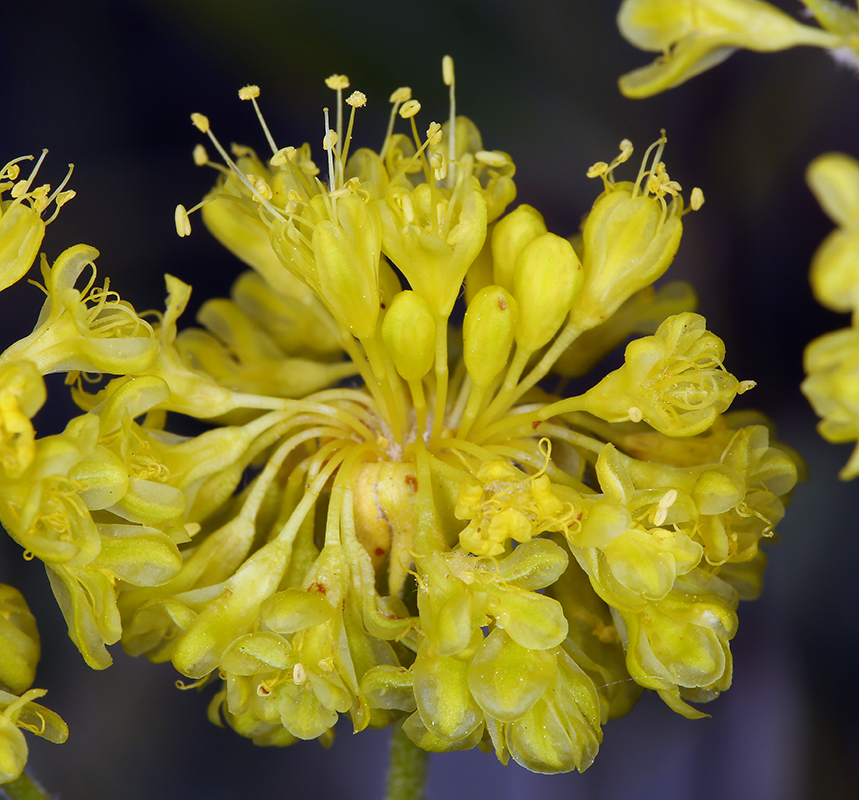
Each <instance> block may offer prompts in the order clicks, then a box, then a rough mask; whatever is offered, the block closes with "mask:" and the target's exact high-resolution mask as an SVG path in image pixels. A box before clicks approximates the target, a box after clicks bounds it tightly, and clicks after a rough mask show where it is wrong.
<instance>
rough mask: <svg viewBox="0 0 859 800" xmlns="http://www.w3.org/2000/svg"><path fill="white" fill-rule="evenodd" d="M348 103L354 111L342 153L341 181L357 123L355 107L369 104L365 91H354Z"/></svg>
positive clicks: (347, 99)
mask: <svg viewBox="0 0 859 800" xmlns="http://www.w3.org/2000/svg"><path fill="white" fill-rule="evenodd" d="M346 104H347V105H348V106H350V107H351V108H352V113H351V114H350V115H349V127H348V128H347V129H346V143H345V145H344V146H343V148H342V153H341V155H340V176H339V182H340V183H341V184H342V183H343V166H344V164H345V163H346V160H347V159H348V158H349V145H350V144H351V143H352V126H353V125H354V124H355V109H356V108H363V107H364V106H366V105H367V95H365V94H364V93H363V92H352V94H350V95H349V97H347V98H346Z"/></svg>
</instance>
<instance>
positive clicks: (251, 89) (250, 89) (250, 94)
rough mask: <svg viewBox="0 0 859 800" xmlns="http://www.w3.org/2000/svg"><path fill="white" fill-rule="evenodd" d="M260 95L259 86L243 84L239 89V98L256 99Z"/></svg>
mask: <svg viewBox="0 0 859 800" xmlns="http://www.w3.org/2000/svg"><path fill="white" fill-rule="evenodd" d="M257 97H259V86H243V87H242V88H241V89H239V100H254V99H255V98H257Z"/></svg>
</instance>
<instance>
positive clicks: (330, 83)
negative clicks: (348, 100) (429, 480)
mask: <svg viewBox="0 0 859 800" xmlns="http://www.w3.org/2000/svg"><path fill="white" fill-rule="evenodd" d="M325 85H326V86H327V87H328V88H329V89H348V88H349V78H347V77H346V76H345V75H329V76H328V77H327V78H326V79H325Z"/></svg>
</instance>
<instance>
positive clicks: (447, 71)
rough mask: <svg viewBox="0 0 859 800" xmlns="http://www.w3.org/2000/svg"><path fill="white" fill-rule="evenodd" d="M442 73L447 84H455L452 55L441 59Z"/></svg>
mask: <svg viewBox="0 0 859 800" xmlns="http://www.w3.org/2000/svg"><path fill="white" fill-rule="evenodd" d="M441 75H442V79H443V80H444V85H445V86H453V59H452V58H451V57H450V56H445V57H444V58H443V59H442V60H441Z"/></svg>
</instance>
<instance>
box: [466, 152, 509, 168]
mask: <svg viewBox="0 0 859 800" xmlns="http://www.w3.org/2000/svg"><path fill="white" fill-rule="evenodd" d="M474 158H475V160H476V161H479V162H480V163H481V164H486V165H487V166H490V167H503V166H504V165H505V164H507V163H508V161H507V159H506V158H505V157H504V156H503V155H501V153H494V152H492V151H491V150H478V151H477V152H476V153H475V154H474Z"/></svg>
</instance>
